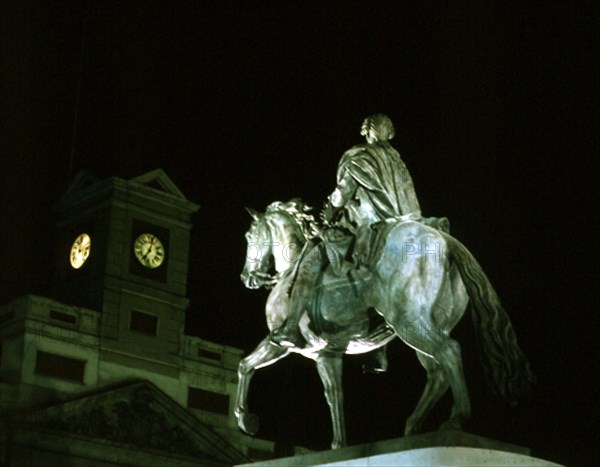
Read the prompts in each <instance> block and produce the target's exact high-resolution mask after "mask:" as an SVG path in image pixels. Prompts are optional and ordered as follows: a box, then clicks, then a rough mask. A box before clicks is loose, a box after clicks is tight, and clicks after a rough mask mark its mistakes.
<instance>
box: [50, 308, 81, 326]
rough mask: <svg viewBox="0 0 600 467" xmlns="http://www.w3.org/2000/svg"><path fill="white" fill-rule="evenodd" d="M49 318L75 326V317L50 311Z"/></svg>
mask: <svg viewBox="0 0 600 467" xmlns="http://www.w3.org/2000/svg"><path fill="white" fill-rule="evenodd" d="M50 318H51V319H54V320H56V321H62V322H63V323H69V324H77V316H75V315H72V314H70V313H63V312H62V311H56V310H50Z"/></svg>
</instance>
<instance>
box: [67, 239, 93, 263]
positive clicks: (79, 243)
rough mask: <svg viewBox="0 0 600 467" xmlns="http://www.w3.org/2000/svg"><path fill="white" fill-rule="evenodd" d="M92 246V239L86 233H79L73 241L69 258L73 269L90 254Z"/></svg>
mask: <svg viewBox="0 0 600 467" xmlns="http://www.w3.org/2000/svg"><path fill="white" fill-rule="evenodd" d="M91 248H92V239H91V238H90V236H89V235H88V234H86V233H82V234H81V235H79V236H78V237H77V238H76V239H75V241H74V242H73V246H72V247H71V254H70V256H69V259H70V261H71V266H72V267H73V269H79V268H80V267H81V266H83V263H85V261H86V260H87V259H88V257H89V256H90V250H91Z"/></svg>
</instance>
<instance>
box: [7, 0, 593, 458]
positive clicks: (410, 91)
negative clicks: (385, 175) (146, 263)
mask: <svg viewBox="0 0 600 467" xmlns="http://www.w3.org/2000/svg"><path fill="white" fill-rule="evenodd" d="M3 5H4V6H3V7H2V12H1V14H0V16H2V18H3V24H2V37H1V38H0V39H1V42H0V44H1V47H2V50H1V58H2V63H1V72H2V84H3V86H2V91H3V94H2V96H1V97H2V99H1V105H2V107H1V113H0V117H1V119H2V120H1V121H2V130H3V134H2V138H1V140H2V148H0V149H1V151H0V157H1V158H2V164H1V166H0V167H1V171H2V172H1V175H2V177H1V186H2V190H1V191H2V198H1V200H0V201H1V203H0V207H1V210H2V212H1V219H2V224H1V229H0V231H1V235H2V237H1V239H0V240H1V242H0V244H1V245H2V251H1V259H0V261H1V263H0V264H1V271H0V272H1V280H0V292H1V297H0V298H1V299H2V300H1V302H2V303H5V302H7V301H9V300H11V299H13V298H15V297H17V296H20V295H23V294H26V293H37V294H42V295H44V294H45V295H47V294H48V293H49V284H50V281H51V277H50V275H49V274H50V270H51V267H50V265H51V264H52V258H51V252H52V251H53V248H52V245H53V242H54V238H53V227H52V226H53V213H52V211H51V204H52V203H53V202H55V201H56V200H57V199H58V198H59V197H60V196H61V194H62V193H63V192H64V191H65V190H66V188H67V186H68V184H69V182H70V181H71V180H72V178H73V177H74V176H75V174H76V173H77V171H78V170H79V169H81V168H88V169H90V170H91V171H92V172H94V173H95V174H96V175H97V176H99V177H108V176H118V177H122V178H131V177H134V176H137V175H140V174H142V173H145V172H148V171H150V170H152V169H155V168H157V167H161V168H163V169H164V170H165V171H166V172H167V174H168V175H169V176H170V177H171V178H172V179H173V181H174V182H175V183H176V184H177V185H178V186H179V188H180V189H181V190H182V191H183V192H184V194H185V195H186V196H187V197H188V198H189V199H190V200H192V201H194V202H197V203H199V204H200V205H201V210H200V211H199V213H198V214H196V215H195V217H194V230H193V235H192V247H191V248H192V253H191V262H192V266H191V271H190V282H189V296H190V298H191V307H190V309H189V312H188V321H187V329H186V332H187V333H188V334H193V335H198V336H200V337H203V338H206V339H209V340H212V341H215V342H219V343H223V344H227V345H232V346H236V347H240V348H243V349H244V351H245V352H249V351H250V350H252V348H253V347H254V346H255V345H256V344H257V343H258V342H259V340H260V339H261V338H262V337H264V335H265V334H266V324H265V321H264V314H263V310H264V302H265V299H266V292H265V291H253V290H247V289H245V288H244V287H243V286H242V284H241V282H240V281H239V273H240V271H241V268H242V266H243V263H244V257H245V241H244V237H243V234H244V232H245V231H246V230H247V228H248V226H249V222H250V217H249V216H248V215H247V214H246V212H245V211H244V207H245V206H251V207H254V208H256V209H258V210H264V208H265V206H266V205H267V204H268V203H270V202H271V201H274V200H287V199H289V198H291V197H295V196H301V197H303V198H304V199H305V200H307V201H308V202H310V203H311V204H313V205H314V206H317V207H320V206H321V205H322V203H323V201H324V200H325V197H326V196H327V195H328V194H329V193H330V192H331V191H332V190H333V188H334V184H335V169H336V166H337V162H338V160H339V157H340V156H341V154H342V153H343V152H344V151H345V150H346V149H348V148H349V147H350V146H352V145H354V144H357V143H360V142H361V137H360V135H359V129H360V124H361V122H362V120H363V119H364V118H365V117H366V116H367V115H369V114H372V113H375V112H384V113H387V114H388V115H389V116H390V117H391V118H392V120H393V122H394V124H395V126H396V130H397V131H396V139H395V140H394V141H393V143H394V145H395V147H396V148H397V149H398V150H399V151H400V153H401V154H402V156H403V158H404V160H405V162H406V163H407V165H408V167H409V169H410V171H411V173H412V176H413V179H414V181H415V185H416V189H417V195H418V196H419V199H420V202H421V207H422V209H423V213H424V215H426V216H433V215H437V216H441V215H445V216H448V217H449V218H450V221H451V223H452V230H453V233H454V235H455V236H456V237H457V238H459V239H460V240H461V241H462V242H463V243H465V244H466V245H467V246H468V247H469V249H470V250H471V251H472V252H473V254H474V255H475V256H476V258H478V260H479V261H480V263H481V265H482V266H483V268H484V270H485V271H486V273H487V274H488V276H489V277H490V279H491V281H492V283H493V284H494V286H495V287H496V289H497V291H498V293H499V295H500V297H501V299H502V301H503V304H504V306H505V308H506V309H507V310H508V312H509V314H510V316H511V319H512V321H513V324H514V327H515V329H516V332H517V335H518V337H519V341H520V344H521V346H522V348H523V350H524V351H525V352H526V353H527V354H528V355H529V357H530V359H531V364H532V368H533V370H534V372H535V373H536V375H537V377H538V379H539V384H538V385H537V387H536V389H535V392H534V397H533V399H532V401H531V402H530V403H528V404H525V405H524V406H522V407H519V408H516V409H511V408H507V407H505V406H503V405H502V403H501V402H499V401H497V400H496V399H494V398H493V397H492V396H491V395H490V392H489V391H488V389H487V387H486V386H485V383H484V379H483V374H482V371H481V369H480V367H479V364H478V361H477V349H476V348H475V345H474V335H473V329H472V326H471V324H470V320H469V319H465V320H464V322H462V323H461V324H460V325H459V326H458V328H457V329H456V331H455V333H454V335H455V336H456V338H457V339H458V340H459V341H460V342H461V345H462V348H463V353H464V359H465V366H466V373H467V379H468V385H469V389H470V392H471V397H472V399H473V409H474V413H473V418H472V421H471V424H470V425H469V426H467V430H468V431H470V432H473V433H476V434H480V435H483V436H489V437H492V438H496V439H498V440H501V441H505V442H512V443H515V444H520V445H525V446H529V447H531V448H532V450H533V454H534V455H535V456H539V457H544V458H547V459H549V460H554V461H557V462H563V463H568V464H569V465H591V464H592V463H596V462H597V460H598V452H597V447H596V441H597V435H598V432H597V428H598V423H597V420H598V405H597V402H596V397H597V393H598V391H597V385H596V382H595V381H596V380H595V378H596V377H597V361H598V347H597V334H598V325H597V324H598V322H597V318H596V314H597V309H598V307H597V305H598V303H597V298H598V296H597V288H598V268H597V261H598V255H597V253H596V248H597V245H596V243H597V231H596V223H597V208H598V205H597V202H596V195H595V192H596V185H597V183H598V165H597V157H598V139H597V133H598V113H597V109H598V91H597V90H598V7H597V6H596V4H595V2H567V1H565V2H536V3H535V4H533V5H528V6H524V5H522V4H521V2H494V1H486V2H483V1H482V2H473V1H470V2H399V1H398V2H364V3H362V2H361V3H352V4H351V5H349V4H347V3H346V2H277V3H275V2H164V3H159V2H138V1H131V2H17V1H15V2H10V1H9V2H8V3H5V4H3ZM363 360H364V358H363V357H361V356H356V357H349V358H347V359H346V367H345V376H344V377H345V383H344V384H345V392H346V407H347V425H348V437H349V442H350V443H351V444H357V443H364V442H369V441H374V440H381V439H387V438H392V437H397V436H400V435H401V434H402V431H403V426H404V422H405V420H406V417H407V416H408V415H409V414H410V412H411V410H412V409H413V408H414V406H415V404H416V402H417V400H418V397H419V395H420V392H421V390H422V388H423V386H424V383H425V372H424V371H423V370H422V369H421V368H420V367H419V364H418V362H417V359H416V358H415V356H414V352H413V351H412V350H410V349H409V348H408V347H406V346H405V345H403V344H401V343H400V342H395V343H393V344H392V345H390V370H389V372H388V374H386V375H382V376H377V377H376V376H366V375H365V376H363V375H362V374H361V373H360V364H361V363H362V362H363ZM449 402H450V398H449V397H448V398H446V399H445V400H444V401H443V403H442V404H441V405H440V406H439V408H438V409H437V410H436V411H435V413H434V414H433V415H432V417H431V419H430V421H429V423H428V426H427V427H426V428H427V429H435V428H436V427H437V424H438V423H440V422H441V421H442V420H443V418H444V416H445V415H446V414H447V411H448V410H449ZM250 403H251V406H252V408H253V410H254V411H255V412H256V413H258V414H259V415H260V416H261V418H262V425H263V428H262V431H261V432H260V435H261V436H263V437H266V438H270V439H275V440H277V441H278V448H277V449H278V452H280V453H285V452H286V449H287V448H288V447H289V446H290V445H292V444H295V445H304V446H307V447H309V448H312V449H326V448H328V445H329V442H330V440H331V428H330V421H329V414H328V410H327V407H326V405H325V402H324V399H323V396H322V390H321V385H320V382H319V380H318V376H317V374H316V370H315V369H314V365H313V363H312V362H310V361H308V360H304V359H302V358H300V357H297V356H292V357H290V358H288V359H287V360H284V361H282V362H280V363H278V364H277V365H275V366H273V367H269V368H266V369H263V370H260V371H259V372H258V373H257V374H256V376H255V380H254V382H253V385H252V387H251V393H250Z"/></svg>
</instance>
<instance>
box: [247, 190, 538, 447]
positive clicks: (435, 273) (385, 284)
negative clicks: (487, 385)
mask: <svg viewBox="0 0 600 467" xmlns="http://www.w3.org/2000/svg"><path fill="white" fill-rule="evenodd" d="M249 211H250V213H251V215H252V217H253V221H252V224H251V226H250V229H249V231H248V232H247V233H246V241H247V244H248V249H247V256H246V264H245V266H244V269H243V272H242V274H241V278H242V281H243V282H244V284H245V285H246V286H247V287H249V288H258V287H261V286H265V287H273V290H272V291H271V293H270V295H269V297H268V299H267V304H266V315H267V325H268V327H269V330H271V331H272V330H273V329H274V328H276V327H277V326H279V325H280V324H281V323H282V322H283V321H284V320H285V318H286V313H287V309H288V307H289V300H290V287H292V286H293V285H292V284H293V280H294V277H295V275H294V271H295V268H296V267H298V266H299V264H300V263H303V264H306V265H307V266H306V267H311V266H310V262H311V261H315V260H316V256H317V255H320V254H321V253H320V252H319V249H318V248H316V247H315V246H314V242H311V241H308V240H310V239H311V238H312V237H313V236H314V234H315V231H316V229H315V228H314V227H315V224H314V222H313V219H312V217H311V216H309V215H308V214H307V212H308V208H307V207H306V206H304V205H303V204H302V203H301V202H300V201H298V200H293V201H291V202H289V203H281V202H275V203H272V204H271V205H269V207H268V208H267V210H266V212H265V213H264V214H259V213H258V212H256V211H252V210H249ZM382 235H384V237H383V238H384V241H382V242H379V243H378V247H377V248H376V251H375V254H374V255H373V256H372V257H373V258H374V261H372V262H371V264H372V266H371V267H370V272H371V273H372V274H371V276H370V277H369V278H367V280H360V281H353V280H352V279H351V278H347V277H340V276H339V275H337V274H335V273H334V272H333V271H331V266H329V268H328V269H326V270H325V272H324V274H323V275H322V279H321V281H320V282H319V285H318V287H316V289H315V290H314V291H313V292H312V293H313V295H314V297H313V298H312V300H311V301H310V302H309V303H312V304H313V305H312V307H311V308H312V309H310V310H307V311H306V312H305V313H304V314H303V316H302V319H301V320H300V323H299V326H300V331H301V333H302V336H303V337H304V339H305V340H306V343H307V344H306V346H304V347H302V348H286V347H281V346H278V345H276V344H274V343H273V342H272V341H271V339H270V337H269V336H267V337H266V338H265V339H264V340H263V341H262V342H261V343H260V344H259V345H258V347H257V348H256V349H255V350H254V351H253V352H252V353H251V354H250V355H249V356H248V357H246V358H244V359H243V360H242V361H241V362H240V365H239V370H238V376H239V385H238V391H237V398H236V406H235V415H236V417H237V421H238V425H239V427H240V428H241V429H242V430H243V431H245V432H246V433H248V434H255V433H256V431H257V430H258V417H257V416H256V415H254V414H252V413H250V412H249V411H248V404H247V395H248V387H249V384H250V379H251V377H252V375H253V373H254V371H255V370H256V369H258V368H262V367H265V366H268V365H271V364H273V363H275V362H276V361H278V360H280V359H281V358H283V357H285V356H287V355H288V354H289V353H290V352H295V353H299V354H301V355H304V356H305V357H308V358H311V359H313V360H315V362H316V365H317V369H318V372H319V375H320V377H321V381H322V382H323V386H324V391H325V397H326V400H327V403H328V405H329V408H330V411H331V420H332V424H333V441H332V448H334V449H335V448H339V447H342V446H344V445H345V444H346V438H345V424H344V413H343V392H342V356H343V355H344V354H345V353H346V354H359V353H365V352H369V351H371V350H374V349H376V348H378V347H381V346H383V345H385V344H386V343H388V342H389V341H391V340H392V339H394V338H395V337H396V336H397V337H399V338H400V339H401V340H402V341H404V342H405V343H406V344H408V345H409V346H410V347H412V348H413V349H415V350H416V353H417V358H418V359H419V361H420V362H421V364H422V365H423V367H424V368H425V370H426V371H427V384H426V386H425V390H424V392H423V394H422V396H421V398H420V400H419V402H418V404H417V407H416V408H415V410H414V411H413V413H412V414H411V415H410V417H409V418H408V420H407V421H406V425H405V429H404V433H405V435H409V434H412V433H416V432H418V431H419V430H420V429H421V426H422V424H423V421H424V420H425V418H426V417H427V415H428V414H429V412H430V411H431V409H432V408H433V407H434V405H435V404H436V402H437V401H438V400H439V399H440V397H441V396H442V395H443V394H444V393H445V392H446V391H447V390H448V388H450V389H451V391H452V395H453V406H452V410H451V413H450V417H449V419H448V420H447V421H446V422H445V423H444V424H443V425H442V428H448V429H460V428H461V422H462V421H463V420H464V419H466V418H467V417H469V415H470V412H471V406H470V402H469V396H468V393H467V386H466V383H465V378H464V374H463V367H462V359H461V351H460V346H459V344H458V342H456V341H455V340H453V339H452V338H451V337H450V332H451V331H452V329H453V328H454V326H455V325H456V324H457V323H458V321H459V320H460V319H461V318H462V316H463V314H464V312H465V309H466V307H467V303H468V302H469V300H470V301H471V304H472V306H471V309H472V310H473V311H472V313H473V321H474V323H475V327H476V332H477V334H478V340H479V343H480V344H481V348H482V351H483V355H484V357H485V359H483V362H484V367H485V368H486V374H487V375H488V377H489V379H490V380H491V382H492V385H493V387H494V388H495V392H496V393H497V394H498V395H499V396H501V397H503V398H505V399H507V400H508V401H509V402H516V401H517V400H518V399H519V398H520V397H521V396H523V395H524V394H525V393H527V392H528V390H529V387H530V384H531V383H532V382H533V375H532V374H531V372H530V370H529V363H528V360H527V358H526V357H525V355H524V354H523V353H522V351H521V350H520V349H519V347H518V345H517V341H516V338H515V333H514V331H513V328H512V325H511V323H510V320H509V317H508V315H507V314H506V312H505V311H504V309H503V308H502V305H501V304H500V301H499V299H498V297H497V295H496V293H495V291H494V289H493V288H492V286H491V284H490V282H489V280H488V279H487V277H486V275H485V274H484V272H483V271H482V269H481V267H480V266H479V264H478V263H477V261H476V260H475V258H474V257H473V256H472V255H471V253H469V251H468V250H467V249H466V248H465V246H464V245H462V244H461V243H460V242H459V241H458V240H456V239H455V238H453V237H452V236H450V235H447V234H445V233H443V232H440V231H438V230H436V229H433V228H431V227H428V226H426V225H424V224H422V223H419V222H414V221H406V222H403V221H401V220H398V221H395V222H391V223H389V224H388V225H385V226H383V232H382ZM300 251H301V253H300ZM273 269H274V270H275V274H272V273H271V272H272V271H273ZM371 308H373V309H375V310H376V311H377V312H378V313H379V314H380V315H381V316H382V317H383V319H382V320H381V322H380V323H379V324H378V325H376V326H373V324H372V323H370V321H369V313H368V310H369V309H371Z"/></svg>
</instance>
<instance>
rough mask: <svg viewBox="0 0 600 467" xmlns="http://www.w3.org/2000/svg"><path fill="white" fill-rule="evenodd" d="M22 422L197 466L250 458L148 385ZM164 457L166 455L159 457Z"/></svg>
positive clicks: (100, 394)
mask: <svg viewBox="0 0 600 467" xmlns="http://www.w3.org/2000/svg"><path fill="white" fill-rule="evenodd" d="M18 421H19V423H20V424H30V425H31V426H34V427H35V428H36V429H43V430H51V431H52V433H53V434H54V435H56V433H64V434H65V435H68V436H78V437H80V438H81V437H83V438H84V439H87V440H96V441H98V440H99V441H101V442H103V443H105V444H106V443H109V444H110V443H112V444H115V445H118V446H128V447H129V449H131V450H140V451H144V452H145V453H146V454H147V453H152V452H156V453H159V455H165V454H167V455H171V456H181V457H185V458H188V459H190V458H192V459H198V462H199V465H201V464H205V465H209V464H210V465H221V464H223V465H232V464H233V465H235V464H239V463H243V462H247V461H248V458H247V457H246V456H245V455H244V454H242V453H241V452H240V451H238V450H237V449H236V448H235V447H233V446H232V445H231V444H230V443H229V442H228V441H227V440H226V439H225V438H223V437H222V436H220V435H219V434H217V433H215V432H214V431H213V430H212V429H211V428H210V427H208V426H207V425H205V424H204V423H202V421H200V420H199V419H198V418H197V417H196V416H195V415H194V414H192V413H190V412H189V411H187V410H186V409H185V408H183V407H182V406H180V405H179V404H178V403H177V402H175V401H174V400H173V399H171V398H170V397H169V396H167V395H166V394H165V393H164V392H162V391H161V390H160V389H158V388H157V387H156V386H154V385H153V384H152V383H150V382H147V381H133V382H128V383H123V384H120V385H118V386H113V387H110V388H103V389H99V390H98V391H96V392H94V393H90V394H86V395H84V396H79V397H77V398H74V399H71V400H68V401H65V402H62V403H60V404H57V405H53V406H50V407H46V408H43V409H39V410H36V411H33V412H29V413H27V414H22V415H21V416H20V417H19V420H18ZM160 453H162V454H160Z"/></svg>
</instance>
